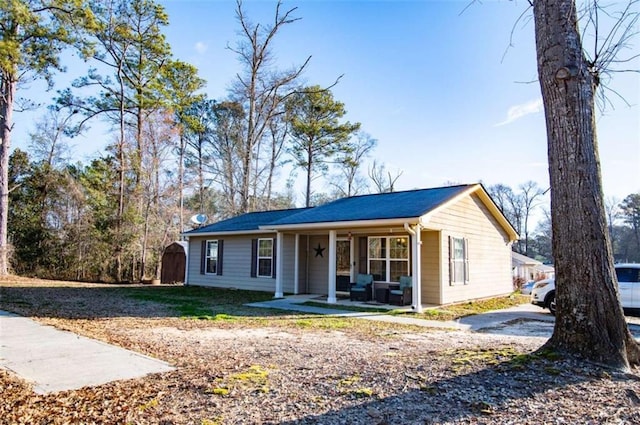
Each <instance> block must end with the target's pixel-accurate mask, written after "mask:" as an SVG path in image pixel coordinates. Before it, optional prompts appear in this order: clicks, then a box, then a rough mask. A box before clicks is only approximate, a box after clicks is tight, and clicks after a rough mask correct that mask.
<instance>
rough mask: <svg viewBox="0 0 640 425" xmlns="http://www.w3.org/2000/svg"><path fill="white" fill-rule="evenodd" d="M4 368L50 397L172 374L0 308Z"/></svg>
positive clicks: (131, 354)
mask: <svg viewBox="0 0 640 425" xmlns="http://www.w3.org/2000/svg"><path fill="white" fill-rule="evenodd" d="M0 368H3V369H7V370H10V371H12V372H14V373H16V374H17V375H18V376H20V377H21V378H23V379H25V380H27V381H30V382H32V383H33V384H34V391H35V392H36V393H38V394H47V393H53V392H57V391H64V390H73V389H79V388H82V387H84V386H94V385H101V384H105V383H107V382H111V381H117V380H120V379H132V378H138V377H141V376H144V375H147V374H150V373H161V372H168V371H171V370H174V368H173V367H171V366H170V365H169V364H167V363H165V362H162V361H160V360H157V359H153V358H151V357H147V356H144V355H142V354H138V353H135V352H133V351H129V350H125V349H123V348H119V347H115V346H113V345H109V344H105V343H103V342H100V341H96V340H93V339H89V338H85V337H82V336H79V335H76V334H73V333H71V332H65V331H61V330H58V329H55V328H53V327H51V326H45V325H42V324H40V323H37V322H35V321H33V320H31V319H28V318H26V317H21V316H17V315H15V314H11V313H8V312H5V311H2V310H0Z"/></svg>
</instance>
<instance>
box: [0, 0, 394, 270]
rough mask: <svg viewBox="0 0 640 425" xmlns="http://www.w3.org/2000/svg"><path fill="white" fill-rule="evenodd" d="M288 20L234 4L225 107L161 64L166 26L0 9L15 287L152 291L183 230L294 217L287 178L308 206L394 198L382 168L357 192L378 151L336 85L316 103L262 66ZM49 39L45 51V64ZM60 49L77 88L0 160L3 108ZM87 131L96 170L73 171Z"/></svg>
mask: <svg viewBox="0 0 640 425" xmlns="http://www.w3.org/2000/svg"><path fill="white" fill-rule="evenodd" d="M295 12H296V9H295V8H292V9H284V8H283V6H282V4H281V3H278V4H277V5H276V7H275V10H274V17H273V20H272V21H271V23H270V24H265V25H262V24H254V23H252V22H251V20H250V19H249V18H248V17H247V15H246V11H245V10H244V7H243V4H242V2H241V1H239V0H238V2H237V7H236V18H237V21H238V25H239V38H238V40H237V42H236V43H235V44H234V45H232V46H229V49H230V50H231V51H233V52H234V53H235V54H236V55H237V57H238V60H239V63H240V64H241V71H240V72H239V73H238V74H237V75H236V76H235V77H233V78H232V82H231V84H230V88H229V90H228V93H227V95H226V97H225V98H223V99H211V98H208V97H207V96H206V94H204V93H205V91H204V89H205V85H206V82H205V81H204V80H203V79H201V78H200V77H199V76H198V70H197V69H196V68H195V67H194V66H193V65H191V64H188V63H185V62H183V61H180V60H178V59H176V58H175V57H174V56H173V54H172V52H171V46H170V45H169V43H168V42H167V40H166V38H165V36H164V34H163V30H164V29H165V28H166V26H167V25H168V24H169V17H168V16H167V14H166V13H165V11H164V9H163V7H162V6H161V5H160V4H158V3H156V2H154V1H152V0H133V1H129V0H107V1H104V0H100V1H74V0H50V1H47V0H30V1H25V0H21V1H11V2H8V3H3V4H2V5H0V21H2V24H1V26H0V31H1V32H0V35H1V36H2V40H3V41H6V43H3V44H2V46H3V47H2V48H3V51H2V53H3V55H2V56H3V58H4V60H3V61H2V62H1V63H0V65H1V66H2V77H3V79H2V106H3V108H6V109H7V111H8V112H5V113H3V114H2V116H1V118H2V128H4V129H6V130H8V131H6V132H4V133H3V138H2V148H3V149H2V157H3V158H4V159H5V160H7V161H8V162H7V164H6V165H3V175H4V174H6V182H5V183H4V184H6V193H7V194H8V196H7V197H6V199H4V198H3V202H7V201H8V202H9V205H10V208H8V219H7V222H8V229H7V230H6V234H5V235H4V237H6V239H7V242H8V244H7V246H9V247H10V248H11V251H10V252H9V258H10V259H11V267H12V269H13V271H14V272H15V273H19V274H30V275H38V276H41V277H51V278H53V277H55V278H65V279H79V280H102V281H118V282H120V281H139V280H141V279H148V278H152V277H156V276H158V274H159V267H160V263H159V260H160V256H161V253H162V250H163V249H164V247H165V246H166V245H167V244H168V243H170V242H171V241H173V240H176V239H177V238H178V237H179V234H180V232H181V231H182V230H184V229H188V228H189V225H190V223H189V220H188V219H189V217H191V216H192V215H193V214H196V213H201V214H205V215H207V216H208V217H209V222H211V221H215V220H219V219H222V218H226V217H229V216H232V215H235V214H238V213H242V212H247V211H254V210H262V209H275V208H289V207H293V206H294V202H295V189H294V181H293V179H294V178H295V174H291V170H294V171H297V172H298V173H300V174H302V175H303V176H304V181H305V182H306V184H305V195H304V197H305V199H304V204H305V205H307V206H310V205H315V204H318V203H322V202H325V201H327V200H330V199H334V198H336V197H339V196H351V195H356V194H359V193H364V192H369V191H370V190H374V191H388V190H392V189H393V184H394V183H395V181H396V180H397V178H398V177H399V174H398V173H396V174H395V175H393V174H392V173H390V172H387V171H386V170H385V166H384V164H381V163H380V164H377V163H374V165H373V166H371V167H370V168H369V169H368V170H367V171H368V174H369V176H370V178H367V177H366V176H365V174H366V173H367V171H363V170H362V167H363V166H364V165H363V164H364V161H365V159H366V158H367V157H368V156H369V155H370V154H371V152H372V150H373V149H374V148H375V144H376V141H375V139H373V138H372V137H371V136H370V135H368V134H367V133H365V132H364V131H362V130H361V129H360V124H359V123H350V122H348V121H346V120H345V119H344V116H345V115H346V109H345V105H344V104H342V103H341V102H339V101H338V100H336V99H334V97H333V94H332V92H331V88H332V87H333V85H335V84H337V83H338V81H339V77H337V78H336V80H335V82H334V83H333V85H331V86H329V87H322V86H319V85H308V84H306V82H305V81H304V80H303V79H302V78H303V75H304V71H305V69H306V68H307V67H308V66H309V63H310V57H308V58H306V59H303V60H302V61H301V65H299V66H297V67H293V68H290V69H285V70H282V69H279V68H278V66H277V64H276V63H275V61H274V60H273V57H274V52H273V50H272V45H273V42H274V39H275V38H276V37H277V35H278V32H279V31H282V30H283V28H284V27H286V26H287V25H291V24H293V23H295V22H296V21H297V20H298V19H299V18H297V17H295ZM78 16H82V19H81V20H78V19H77V17H78ZM72 19H75V20H73V22H74V24H73V25H70V22H71V20H72ZM52 39H53V40H57V41H56V44H55V46H56V47H57V49H53V50H50V51H47V50H46V49H47V48H48V43H49V44H50V43H51V40H52ZM9 42H13V44H11V43H9ZM64 48H67V49H74V51H75V52H76V53H77V54H79V55H80V56H81V57H82V58H84V59H85V60H86V64H87V69H86V74H85V75H84V76H83V77H81V78H78V79H76V80H75V81H74V82H73V84H72V86H71V87H61V88H57V91H56V93H57V95H56V96H55V98H54V99H53V102H52V104H51V105H50V106H49V107H48V109H47V112H46V114H44V115H43V116H42V117H41V119H40V120H39V122H38V123H37V124H36V126H35V128H34V129H33V132H32V134H31V135H30V139H31V140H30V147H29V149H28V152H24V151H21V150H15V151H14V152H13V153H12V154H11V157H10V159H8V157H9V146H10V140H11V137H10V136H11V134H10V131H11V129H12V128H13V122H12V114H11V113H10V112H12V111H13V108H14V106H15V104H16V97H15V93H17V92H18V91H19V88H20V85H21V84H22V83H23V82H25V81H28V80H32V79H38V78H45V79H47V81H48V82H49V83H50V84H51V85H53V83H54V80H53V79H51V75H52V72H53V71H55V70H62V69H63V68H64V66H65V65H66V64H65V63H62V62H61V61H62V60H63V58H64V57H66V56H63V55H62V52H63V49H64ZM11 49H13V50H11ZM45 52H48V54H45ZM74 65H75V64H74ZM27 76H28V77H27ZM96 120H101V122H105V123H107V124H108V125H109V127H110V128H111V133H110V135H108V136H105V137H106V138H108V139H107V140H105V142H104V145H103V146H104V154H103V155H102V156H101V157H99V158H96V159H94V160H92V161H91V162H90V163H89V164H82V163H70V162H69V145H70V143H72V138H73V137H74V136H77V135H79V134H82V133H83V131H85V130H86V128H87V127H88V126H89V125H91V124H92V123H94V122H95V121H96ZM369 182H371V184H370V183H369ZM319 183H323V185H322V186H320V184H319ZM370 185H371V188H370V187H369V186H370ZM316 187H318V188H319V187H330V188H331V189H328V190H325V191H324V192H323V191H316V190H314V188H316ZM0 233H2V232H0Z"/></svg>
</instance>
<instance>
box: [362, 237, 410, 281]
mask: <svg viewBox="0 0 640 425" xmlns="http://www.w3.org/2000/svg"><path fill="white" fill-rule="evenodd" d="M398 238H402V239H406V241H407V257H406V258H392V257H391V239H398ZM371 239H384V240H385V253H384V254H385V255H384V257H380V258H378V257H371V251H370V250H369V246H370V241H371ZM410 244H411V239H410V238H409V236H369V237H368V238H367V273H371V260H374V261H384V263H385V276H384V280H382V281H381V282H391V280H390V278H391V262H392V261H396V262H400V261H402V262H406V264H407V267H406V269H405V272H406V273H405V274H406V275H407V276H409V275H410V274H411V273H410V271H409V268H410V267H411V253H410V251H411V249H410Z"/></svg>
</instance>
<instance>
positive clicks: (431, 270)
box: [420, 231, 441, 304]
mask: <svg viewBox="0 0 640 425" xmlns="http://www.w3.org/2000/svg"><path fill="white" fill-rule="evenodd" d="M420 238H421V241H422V247H421V248H420V258H421V260H420V261H421V264H420V266H421V267H420V285H421V289H422V290H421V298H422V304H440V274H441V273H440V232H434V231H422V232H421V234H420Z"/></svg>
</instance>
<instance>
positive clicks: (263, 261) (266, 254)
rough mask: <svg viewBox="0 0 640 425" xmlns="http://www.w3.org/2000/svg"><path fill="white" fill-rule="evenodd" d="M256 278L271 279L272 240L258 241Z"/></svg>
mask: <svg viewBox="0 0 640 425" xmlns="http://www.w3.org/2000/svg"><path fill="white" fill-rule="evenodd" d="M257 263H258V277H271V276H272V271H273V239H271V238H269V239H258V261H257Z"/></svg>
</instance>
